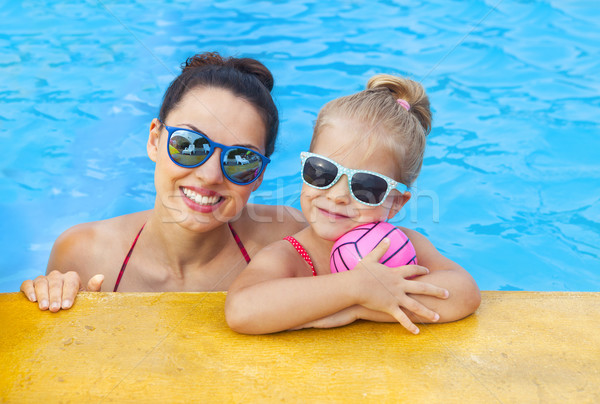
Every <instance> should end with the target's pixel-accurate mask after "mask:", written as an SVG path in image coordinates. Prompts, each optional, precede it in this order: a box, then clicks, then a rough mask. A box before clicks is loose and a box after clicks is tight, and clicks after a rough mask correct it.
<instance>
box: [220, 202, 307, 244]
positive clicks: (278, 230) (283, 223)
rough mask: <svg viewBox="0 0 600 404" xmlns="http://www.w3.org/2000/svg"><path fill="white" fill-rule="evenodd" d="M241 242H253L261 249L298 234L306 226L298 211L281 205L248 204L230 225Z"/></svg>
mask: <svg viewBox="0 0 600 404" xmlns="http://www.w3.org/2000/svg"><path fill="white" fill-rule="evenodd" d="M232 224H233V225H234V226H235V227H236V230H237V229H238V228H239V229H240V230H239V231H238V233H239V234H240V237H242V239H243V241H244V242H245V240H249V242H255V243H256V244H258V245H259V246H261V247H264V246H266V245H268V244H271V243H273V242H275V241H277V240H281V239H283V238H284V237H285V236H289V235H292V234H295V233H297V232H299V231H300V230H302V229H304V228H305V227H306V226H307V222H306V219H304V216H303V215H302V212H300V211H299V210H298V209H295V208H292V207H290V206H282V205H259V204H252V203H249V204H248V205H246V207H245V208H244V210H243V211H242V213H241V215H240V217H239V218H238V219H237V220H235V221H234V222H233V223H232Z"/></svg>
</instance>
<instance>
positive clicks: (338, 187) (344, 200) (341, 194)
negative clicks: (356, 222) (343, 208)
mask: <svg viewBox="0 0 600 404" xmlns="http://www.w3.org/2000/svg"><path fill="white" fill-rule="evenodd" d="M327 191H328V192H327V198H329V199H330V200H332V201H334V202H335V203H338V204H342V205H347V204H349V203H350V200H351V198H352V196H351V195H350V188H348V177H347V176H346V175H345V174H344V175H342V176H341V177H340V179H339V180H338V182H337V183H335V185H334V186H332V187H331V188H329V189H328V190H327Z"/></svg>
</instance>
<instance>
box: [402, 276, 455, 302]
mask: <svg viewBox="0 0 600 404" xmlns="http://www.w3.org/2000/svg"><path fill="white" fill-rule="evenodd" d="M404 292H405V293H411V294H413V295H427V296H433V297H437V298H438V299H447V298H448V297H449V296H450V293H449V292H448V290H447V289H444V288H441V287H439V286H435V285H432V284H431V283H427V282H419V281H409V280H407V281H406V284H405V287H404Z"/></svg>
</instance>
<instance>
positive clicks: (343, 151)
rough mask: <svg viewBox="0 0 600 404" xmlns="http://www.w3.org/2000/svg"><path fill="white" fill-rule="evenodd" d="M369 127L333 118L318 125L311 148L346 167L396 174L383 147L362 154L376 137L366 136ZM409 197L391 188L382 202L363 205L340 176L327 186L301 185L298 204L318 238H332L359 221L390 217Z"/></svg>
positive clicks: (388, 154)
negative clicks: (316, 136)
mask: <svg viewBox="0 0 600 404" xmlns="http://www.w3.org/2000/svg"><path fill="white" fill-rule="evenodd" d="M369 130H370V128H368V127H365V126H364V125H360V123H359V122H354V121H352V120H344V119H332V120H331V122H330V123H329V124H327V125H326V126H324V127H322V128H321V132H320V134H319V137H318V138H317V141H316V142H315V144H314V145H313V148H312V150H311V151H312V152H313V153H316V154H319V155H321V156H324V157H327V158H330V159H331V160H334V161H335V162H337V163H339V164H341V165H342V166H344V167H347V168H351V169H356V170H368V171H374V172H377V173H380V174H383V175H385V176H387V177H390V178H394V177H396V176H397V175H395V174H396V172H395V170H396V168H395V167H396V165H395V164H394V160H393V156H392V155H391V153H390V152H389V151H388V150H386V149H385V148H384V147H382V146H381V147H375V148H374V151H373V153H371V154H370V155H368V156H367V155H365V150H367V148H368V147H367V146H368V143H367V142H369V141H376V139H377V136H367V134H368V131H369ZM409 199H410V193H408V192H405V193H403V194H401V193H400V192H399V191H397V190H393V191H391V192H390V194H389V195H388V196H387V198H386V199H385V201H384V202H383V203H382V204H381V205H379V206H368V205H365V204H363V203H361V202H358V201H357V200H356V199H354V197H353V196H352V194H351V192H350V188H349V187H348V178H347V176H346V175H342V177H341V178H340V179H339V180H338V182H336V183H335V185H333V186H332V187H331V188H328V189H316V188H313V187H310V186H308V185H306V184H303V186H302V194H301V196H300V203H301V205H302V213H304V216H305V217H306V219H307V220H308V222H309V223H310V225H311V227H312V229H313V231H314V232H315V233H316V234H317V235H318V236H319V237H321V238H323V239H326V240H331V241H333V240H337V239H338V238H339V237H341V236H342V235H343V234H344V233H346V232H347V231H349V230H351V229H352V228H354V227H356V226H359V225H361V224H364V223H371V222H376V221H383V220H387V219H389V218H392V217H393V216H394V215H395V214H396V213H397V212H398V211H399V210H400V209H401V208H402V206H403V205H404V204H405V203H406V202H407V201H408V200H409Z"/></svg>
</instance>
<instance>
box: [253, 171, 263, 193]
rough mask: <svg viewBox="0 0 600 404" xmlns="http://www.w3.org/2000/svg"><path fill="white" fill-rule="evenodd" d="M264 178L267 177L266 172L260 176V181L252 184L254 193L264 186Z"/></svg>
mask: <svg viewBox="0 0 600 404" xmlns="http://www.w3.org/2000/svg"><path fill="white" fill-rule="evenodd" d="M264 176H265V172H264V171H263V172H262V174H261V175H260V177H258V179H257V180H256V181H254V182H253V183H252V192H254V191H256V190H257V189H258V187H260V184H262V180H263V177H264Z"/></svg>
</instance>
